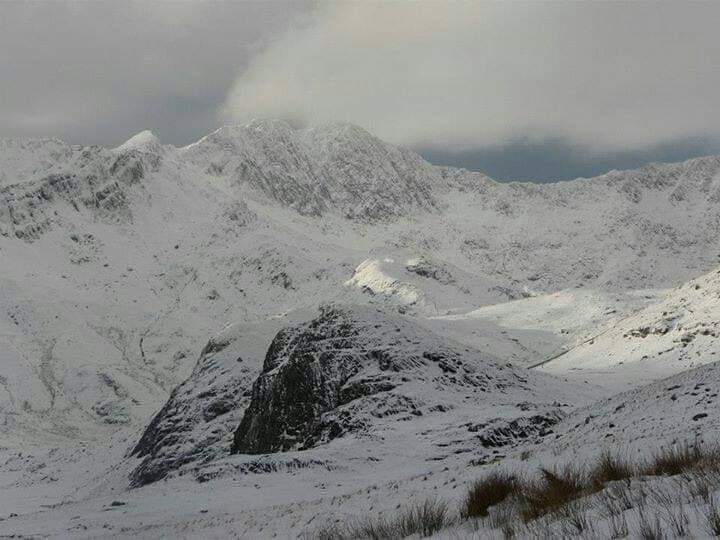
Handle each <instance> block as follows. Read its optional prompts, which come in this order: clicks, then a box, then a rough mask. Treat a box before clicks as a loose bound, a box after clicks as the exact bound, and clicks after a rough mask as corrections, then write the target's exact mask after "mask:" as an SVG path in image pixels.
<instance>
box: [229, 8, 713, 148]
mask: <svg viewBox="0 0 720 540" xmlns="http://www.w3.org/2000/svg"><path fill="white" fill-rule="evenodd" d="M718 26H720V5H718V4H711V3H707V4H690V5H688V4H685V3H677V4H670V3H646V4H626V3H623V4H620V3H593V4H589V3H582V4H574V3H531V4H524V3H523V4H521V3H489V2H483V3H469V2H468V3H464V2H454V3H435V2H433V3H424V4H418V3H382V4H380V3H362V4H361V3H337V4H330V5H325V6H323V7H322V9H319V10H318V11H317V12H316V13H315V16H314V17H312V18H311V19H310V20H305V21H304V22H303V24H301V25H295V26H293V27H291V28H290V29H288V30H287V31H286V32H285V33H284V34H283V35H281V36H280V37H279V38H278V39H275V40H273V41H272V42H271V43H270V44H269V46H267V47H266V48H265V49H264V51H263V52H262V53H260V54H258V55H256V56H254V58H253V59H252V60H251V61H250V63H249V65H248V66H247V68H244V69H242V70H241V72H240V74H239V75H238V77H237V79H236V81H235V83H234V85H233V88H232V90H231V92H230V93H229V95H228V97H227V99H226V102H225V105H224V107H223V108H222V113H221V116H222V117H223V119H224V120H231V121H245V120H248V119H250V118H254V117H281V118H288V119H291V120H294V121H297V122H304V123H318V122H329V121H349V122H353V123H357V124H359V125H361V126H363V127H365V128H367V129H368V130H370V131H372V132H373V133H375V134H377V135H378V136H380V137H382V138H385V139H387V140H390V141H392V142H396V143H401V144H406V145H410V146H416V147H423V148H435V149H438V150H445V151H447V150H455V151H457V150H468V149H472V148H479V147H488V146H497V145H502V144H505V143H509V142H512V141H513V140H517V139H518V138H523V139H529V140H533V139H534V140H538V141H542V140H547V139H549V138H552V139H554V140H567V141H571V142H572V144H573V145H576V146H577V147H578V148H581V149H583V151H585V152H598V153H602V152H619V151H627V150H632V149H638V150H641V149H645V148H650V147H656V146H657V145H662V144H667V143H670V142H672V141H675V140H687V139H689V138H707V139H720V97H718V96H719V95H720V94H719V93H718V91H717V90H718V88H720V69H718V68H717V66H720V48H718V47H717V46H716V43H717V37H716V29H717V27H718Z"/></svg>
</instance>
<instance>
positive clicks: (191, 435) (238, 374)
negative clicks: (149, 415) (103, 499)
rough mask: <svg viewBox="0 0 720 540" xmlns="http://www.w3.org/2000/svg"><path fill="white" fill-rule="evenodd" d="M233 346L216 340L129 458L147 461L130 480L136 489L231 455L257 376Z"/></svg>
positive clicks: (178, 388)
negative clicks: (196, 464) (185, 468)
mask: <svg viewBox="0 0 720 540" xmlns="http://www.w3.org/2000/svg"><path fill="white" fill-rule="evenodd" d="M227 345H228V343H227V342H226V341H224V340H222V339H211V340H210V341H209V342H208V344H207V345H206V346H205V348H204V349H203V351H202V353H201V355H200V359H199V361H198V363H197V366H196V367H195V369H194V370H193V373H192V374H191V375H190V377H189V378H188V379H187V380H186V381H185V382H183V383H182V384H180V385H179V386H178V387H177V388H175V390H173V392H172V394H171V395H170V398H169V399H168V401H167V403H166V404H165V406H164V407H163V408H162V409H161V410H160V412H158V413H157V414H156V415H155V417H154V418H153V419H152V421H151V422H150V424H149V425H148V426H147V428H145V431H144V432H143V434H142V437H141V438H140V440H139V441H138V443H137V444H136V445H135V447H134V448H133V449H132V450H131V452H130V455H131V456H134V457H138V458H143V461H142V462H141V463H140V465H138V466H137V467H136V468H135V470H133V472H132V473H131V475H130V485H131V487H138V486H143V485H146V484H149V483H152V482H155V481H157V480H160V479H162V478H164V477H165V476H166V475H167V474H168V473H170V472H171V471H176V470H178V469H180V468H182V467H183V466H184V465H187V464H189V463H193V462H203V461H208V460H212V459H214V458H215V457H218V456H221V455H223V454H227V453H228V449H229V446H230V442H231V437H232V432H233V430H234V429H235V427H236V426H237V423H238V421H239V415H240V413H241V412H242V410H243V408H244V406H245V405H246V404H247V402H248V399H249V393H247V392H244V391H243V388H249V387H250V382H251V381H252V374H251V373H248V372H247V370H246V369H245V368H244V366H243V365H242V362H241V361H240V359H238V358H236V357H235V356H234V355H233V354H232V351H227V350H225V347H227Z"/></svg>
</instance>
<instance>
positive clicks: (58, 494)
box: [0, 121, 720, 537]
mask: <svg viewBox="0 0 720 540" xmlns="http://www.w3.org/2000/svg"><path fill="white" fill-rule="evenodd" d="M718 201H720V157H706V158H698V159H694V160H690V161H687V162H684V163H677V164H657V165H650V166H647V167H645V168H643V169H640V170H636V171H612V172H610V173H608V174H605V175H603V176H599V177H597V178H591V179H578V180H574V181H571V182H562V183H555V184H530V183H513V182H510V183H503V182H496V181H494V180H492V179H490V178H488V177H486V176H485V175H483V174H481V173H476V172H471V171H466V170H461V169H453V168H448V167H436V166H433V165H431V164H429V163H427V162H426V161H424V160H423V159H422V158H420V157H419V156H418V155H417V154H415V153H414V152H412V151H410V150H407V149H403V148H396V147H393V146H392V145H389V144H387V143H385V142H383V141H381V140H379V139H377V138H376V137H374V136H372V135H371V134H369V133H367V132H366V131H364V130H362V129H360V128H357V127H355V126H350V125H343V124H339V125H329V126H319V127H313V128H308V129H294V128H292V127H291V126H289V125H288V124H286V123H284V122H279V121H260V122H253V123H251V124H248V125H244V126H227V127H223V128H220V129H219V130H217V131H215V132H214V133H211V134H209V135H207V136H206V137H203V138H202V139H200V140H199V141H197V142H196V143H193V144H191V145H189V146H186V147H183V148H176V147H173V146H171V145H164V144H162V142H161V141H160V140H158V139H157V137H155V136H154V135H153V134H152V133H150V132H142V133H139V134H138V135H136V136H134V137H132V138H131V139H130V140H128V141H127V142H126V143H124V144H122V145H120V146H119V147H117V148H113V149H109V148H103V147H99V146H90V147H81V146H74V145H67V144H65V143H63V142H61V141H57V140H54V139H43V140H29V139H12V140H7V139H6V140H2V141H1V142H0V271H1V272H2V278H1V279H0V425H2V426H3V430H4V431H3V432H4V434H5V438H4V442H3V449H2V450H1V452H2V453H1V454H0V456H1V458H0V463H2V465H0V480H1V481H2V483H3V485H4V486H5V492H4V494H3V497H4V498H6V499H7V505H6V506H7V508H8V510H7V511H6V513H5V514H0V518H7V519H5V520H2V519H0V531H2V533H3V534H5V533H7V534H27V535H34V534H51V535H53V534H54V535H79V536H82V535H83V534H84V535H86V536H88V537H94V536H98V535H102V534H106V532H104V531H103V530H102V527H103V523H107V524H108V526H109V527H112V531H113V532H107V534H108V535H118V534H121V528H122V527H127V528H128V531H133V532H135V533H137V534H143V535H145V536H166V535H168V534H184V531H186V530H189V531H191V532H192V533H195V534H202V535H205V534H209V535H213V534H214V535H217V536H222V535H223V533H224V532H226V531H227V526H226V525H224V523H225V522H224V521H223V520H228V523H231V527H233V528H234V529H235V530H247V531H252V532H254V533H255V534H256V535H263V534H265V533H266V532H267V529H266V528H267V527H270V528H272V532H277V533H278V534H284V533H289V532H290V531H296V530H297V528H298V527H305V526H307V525H308V524H309V523H310V521H311V520H312V516H314V515H315V513H317V512H318V511H319V512H321V513H323V514H327V515H331V514H332V515H335V514H334V512H335V511H336V510H338V512H339V513H338V515H344V514H348V513H350V514H351V513H352V512H356V511H359V510H361V509H367V508H369V507H374V506H375V505H379V504H381V503H382V501H391V502H392V504H400V503H401V502H402V501H404V500H407V498H408V497H411V496H414V495H416V494H423V493H427V492H428V489H432V490H437V492H438V493H440V494H446V495H447V494H453V493H455V494H456V493H457V491H453V490H455V489H456V488H457V489H458V491H459V490H460V487H461V483H460V482H458V481H456V480H457V478H456V476H457V475H458V471H461V470H463V468H467V467H480V466H481V465H483V464H485V463H489V462H491V461H495V460H500V459H502V458H503V457H504V456H505V455H507V454H509V453H511V452H512V451H514V450H513V449H514V448H515V447H516V446H517V445H518V444H519V443H520V442H521V441H520V439H528V440H535V439H536V438H537V437H544V436H549V435H551V431H552V432H553V434H554V433H555V431H554V430H556V429H559V428H558V427H556V426H564V425H565V424H563V423H562V422H565V421H568V422H569V421H571V420H563V419H570V418H572V419H575V416H573V415H574V414H586V413H585V412H575V413H574V412H573V411H574V410H576V408H578V407H588V408H589V409H591V408H592V407H593V406H594V405H593V403H594V400H597V399H601V398H602V399H612V398H611V396H612V395H614V394H616V393H617V392H620V391H622V390H627V389H637V391H638V392H643V391H645V390H643V388H646V386H645V385H647V384H652V383H653V381H656V380H658V379H660V378H662V377H667V376H673V375H676V376H678V377H680V376H682V374H681V372H683V371H684V370H687V369H689V368H692V367H695V366H698V365H700V364H707V363H710V362H712V361H713V360H714V353H715V352H716V351H715V346H714V343H715V335H716V334H717V331H716V330H717V329H716V320H717V316H716V313H715V312H716V309H715V305H716V304H717V300H718V297H719V295H720V290H716V289H718V280H717V279H716V278H717V276H718V274H716V270H715V267H716V265H717V262H718V254H719V253H720V235H719V234H718V232H719V230H720V206H718ZM707 272H710V273H709V274H708V273H707ZM699 275H702V277H699V278H698V277H697V276H699ZM338 343H339V344H340V345H338ZM373 355H375V356H373ZM438 355H439V356H438ZM308 358H312V359H314V360H313V361H314V362H316V364H313V363H312V362H310V363H308V362H309V361H308ZM448 358H451V359H452V361H451V362H450V363H447V362H446V360H447V359H448ZM383 362H384V363H383ZM309 365H310V366H311V367H308V366H309ZM379 366H385V368H384V369H383V368H381V367H379ZM528 366H539V367H538V368H537V370H535V369H533V370H529V371H528V370H527V369H526V368H527V367H528ZM543 372H545V373H543ZM483 377H487V378H488V379H487V380H480V379H482V378H483ZM469 381H470V382H469ZM296 383H297V384H296ZM663 384H664V383H663ZM688 384H689V383H688ZM296 387H299V388H302V389H303V391H302V392H300V393H298V392H297V391H295V390H293V389H295V388H296ZM647 388H650V390H647V392H654V390H653V388H654V387H647ZM643 395H644V394H643ZM663 399H664V398H663ZM613 403H614V402H613ZM610 406H611V405H608V407H610ZM602 407H605V405H602ZM589 409H577V411H585V410H589ZM691 409H692V407H690V406H689V405H688V411H690V410H691ZM603 410H604V409H603ZM638 414H639V413H638ZM635 416H637V415H635ZM635 416H633V417H632V418H631V417H628V422H629V424H628V426H627V429H628V430H631V429H632V426H633V423H635V422H640V421H641V420H639V419H638V418H635ZM277 418H280V419H281V420H282V421H279V423H278V424H277V425H275V424H274V423H273V422H275V420H276V419H277ZM572 421H574V420H572ZM618 422H619V421H618ZM618 422H613V423H617V425H620V423H618ZM573 425H574V424H573ZM693 425H694V424H693ZM698 425H699V424H698ZM562 429H565V428H562ZM568 429H569V428H568ZM568 437H569V436H568ZM568 440H569V439H568ZM408 441H411V443H408ZM518 448H519V446H518ZM408 453H410V454H411V455H410V457H408ZM203 484H205V485H212V490H205V491H202V493H203V495H202V496H201V499H197V497H196V492H197V490H198V486H200V485H203ZM130 486H132V489H130ZM238 487H240V488H241V489H238ZM258 490H261V491H258ZM168 492H172V493H177V494H178V495H177V500H176V505H175V506H172V505H168V506H167V507H165V506H163V504H164V503H162V504H161V503H158V502H157V501H158V498H159V497H161V495H162V494H165V493H168ZM238 492H241V495H238ZM258 493H262V494H263V497H257V494H258ZM453 496H454V495H453ZM236 497H239V499H237V498H236ZM115 500H119V501H120V502H124V503H125V504H124V505H118V506H112V503H113V501H115ZM199 500H200V501H202V502H198V501H199ZM263 501H265V502H263ZM267 501H272V504H271V505H268V503H267ZM339 501H344V502H343V504H345V503H347V506H346V507H343V508H342V509H341V510H342V511H339V509H338V508H337V507H338V506H339V505H340V502H339ZM348 501H349V502H348ZM60 502H66V503H67V504H64V505H63V506H62V507H56V505H57V504H58V503H60ZM388 504H389V503H388ZM158 505H159V506H158ZM146 506H147V508H153V510H152V512H151V513H153V515H152V516H149V515H148V513H147V511H146V510H145V507H146ZM238 506H242V507H243V508H244V509H243V511H242V512H239V513H238V512H237V507H238ZM121 508H122V509H121ZM333 508H334V509H333ZM124 511H128V512H129V516H128V515H126V514H124V513H122V512H124ZM201 511H207V512H202V513H201ZM10 513H16V514H21V515H20V516H17V517H13V518H9V517H8V516H9V514H10ZM206 513H207V515H205V514H206ZM74 515H83V516H87V517H86V518H85V519H84V521H83V523H82V527H80V524H77V523H74V522H73V520H72V519H71V518H72V517H73V516H74ZM129 517H131V518H132V519H129ZM83 527H85V528H83ZM186 528H188V529H186Z"/></svg>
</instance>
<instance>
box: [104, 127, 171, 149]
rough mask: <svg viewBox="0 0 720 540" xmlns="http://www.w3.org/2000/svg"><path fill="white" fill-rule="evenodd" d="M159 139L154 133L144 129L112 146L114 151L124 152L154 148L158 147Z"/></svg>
mask: <svg viewBox="0 0 720 540" xmlns="http://www.w3.org/2000/svg"><path fill="white" fill-rule="evenodd" d="M160 146H161V145H160V139H158V138H157V137H156V136H155V134H154V133H153V132H152V131H150V130H149V129H146V130H144V131H141V132H140V133H137V134H135V135H133V136H132V137H130V138H129V139H128V140H127V141H125V142H124V143H123V144H121V145H120V146H118V147H117V148H114V150H115V151H116V152H125V151H128V150H155V149H159V148H160Z"/></svg>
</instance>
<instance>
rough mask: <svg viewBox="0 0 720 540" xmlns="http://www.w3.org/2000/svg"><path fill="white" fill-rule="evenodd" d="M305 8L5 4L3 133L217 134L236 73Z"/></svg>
mask: <svg viewBox="0 0 720 540" xmlns="http://www.w3.org/2000/svg"><path fill="white" fill-rule="evenodd" d="M306 8H307V5H306V4H303V3H296V2H285V3H278V2H273V3H259V2H257V3H252V2H224V3H221V2H145V1H136V2H115V1H109V2H102V1H96V2H2V3H0V81H1V83H0V136H31V137H45V136H58V137H61V138H63V139H66V140H69V141H71V142H76V143H82V144H108V145H115V144H119V143H120V142H122V141H123V140H124V139H125V138H127V137H129V136H130V135H131V134H133V133H135V132H137V131H141V130H143V129H152V130H154V131H156V132H157V133H158V135H159V136H160V137H161V139H162V140H163V141H165V142H171V143H184V142H189V141H190V140H194V139H196V138H198V137H200V136H202V135H204V134H205V133H207V132H208V131H211V130H212V129H215V128H216V127H217V122H218V119H217V109H218V106H219V105H220V104H221V103H222V102H223V100H224V98H225V96H226V94H227V92H228V90H229V88H230V86H231V85H232V82H233V80H234V78H235V73H236V70H238V69H243V67H244V66H245V65H247V63H248V62H249V60H250V58H251V57H252V56H253V55H255V54H257V52H258V51H259V50H261V49H262V47H263V46H264V44H265V43H266V41H267V40H269V39H271V38H272V36H273V35H275V34H276V33H277V32H278V31H282V29H283V28H284V26H285V25H286V24H288V21H289V20H291V19H293V18H294V17H295V15H296V14H298V13H300V12H303V11H304V10H306Z"/></svg>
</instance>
